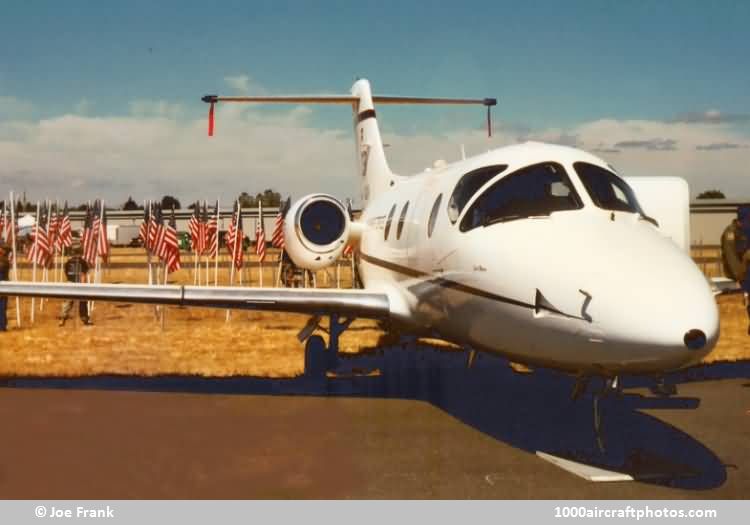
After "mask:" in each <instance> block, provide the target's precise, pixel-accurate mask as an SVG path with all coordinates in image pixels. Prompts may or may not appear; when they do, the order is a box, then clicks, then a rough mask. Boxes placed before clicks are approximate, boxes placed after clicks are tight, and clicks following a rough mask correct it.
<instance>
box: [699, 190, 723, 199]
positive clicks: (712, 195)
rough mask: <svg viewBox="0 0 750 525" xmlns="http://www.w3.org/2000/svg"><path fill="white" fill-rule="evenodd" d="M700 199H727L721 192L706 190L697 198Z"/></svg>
mask: <svg viewBox="0 0 750 525" xmlns="http://www.w3.org/2000/svg"><path fill="white" fill-rule="evenodd" d="M697 198H698V199H726V196H725V195H724V193H723V192H722V191H720V190H706V191H704V192H703V193H701V194H700V195H698V197H697Z"/></svg>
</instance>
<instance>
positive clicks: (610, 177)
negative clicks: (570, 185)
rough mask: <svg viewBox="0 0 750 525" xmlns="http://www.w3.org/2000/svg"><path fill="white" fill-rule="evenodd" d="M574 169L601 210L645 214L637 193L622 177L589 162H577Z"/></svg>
mask: <svg viewBox="0 0 750 525" xmlns="http://www.w3.org/2000/svg"><path fill="white" fill-rule="evenodd" d="M573 167H574V168H575V170H576V173H578V176H579V177H580V179H581V182H583V185H584V186H585V187H586V191H588V192H589V195H590V196H591V200H592V201H594V204H596V205H597V206H598V207H599V208H602V209H604V210H612V211H628V212H632V213H641V214H643V212H642V210H641V207H640V205H639V204H638V200H637V199H636V198H635V193H633V190H632V189H631V188H630V186H628V184H627V182H625V181H624V180H622V179H621V178H620V177H618V176H617V175H615V174H614V173H612V172H611V171H609V170H605V169H604V168H600V167H599V166H595V165H594V164H589V163H587V162H576V163H575V164H573Z"/></svg>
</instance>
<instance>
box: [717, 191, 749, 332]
mask: <svg viewBox="0 0 750 525" xmlns="http://www.w3.org/2000/svg"><path fill="white" fill-rule="evenodd" d="M721 252H722V260H723V263H724V274H725V275H726V276H727V277H729V278H730V279H733V280H735V281H737V282H738V283H739V285H740V286H741V287H742V290H743V292H744V297H745V307H746V308H747V316H748V327H747V333H748V335H750V300H748V297H749V296H750V205H742V206H740V207H739V208H737V218H736V219H734V220H733V221H732V223H731V224H730V225H729V226H727V227H726V229H725V230H724V233H723V234H722V235H721Z"/></svg>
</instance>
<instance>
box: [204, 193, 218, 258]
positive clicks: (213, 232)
mask: <svg viewBox="0 0 750 525" xmlns="http://www.w3.org/2000/svg"><path fill="white" fill-rule="evenodd" d="M206 247H207V249H208V256H209V257H216V256H217V255H218V254H219V201H216V207H215V208H214V213H213V215H212V216H211V219H210V220H209V221H208V222H207V223H206Z"/></svg>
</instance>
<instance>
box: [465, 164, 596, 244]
mask: <svg viewBox="0 0 750 525" xmlns="http://www.w3.org/2000/svg"><path fill="white" fill-rule="evenodd" d="M582 207H583V204H582V203H581V199H580V198H579V196H578V194H577V193H576V191H575V189H574V188H573V185H572V184H571V182H570V179H569V178H568V175H567V174H566V173H565V169H563V167H562V166H561V165H559V164H557V163H554V162H543V163H541V164H534V165H532V166H527V167H525V168H522V169H520V170H518V171H516V172H515V173H511V174H510V175H506V176H505V177H503V178H502V179H500V180H498V181H497V182H495V183H494V184H493V185H492V186H490V187H489V188H488V189H487V190H486V191H485V192H484V193H483V194H482V195H480V196H479V197H478V198H477V199H476V201H474V204H472V205H471V208H469V211H467V212H466V215H465V216H464V218H463V219H462V220H461V231H468V230H471V229H473V228H476V227H478V226H488V225H490V224H494V223H497V222H507V221H512V220H517V219H525V218H528V217H539V216H547V215H550V214H551V213H553V212H556V211H564V210H577V209H579V208H582Z"/></svg>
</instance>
